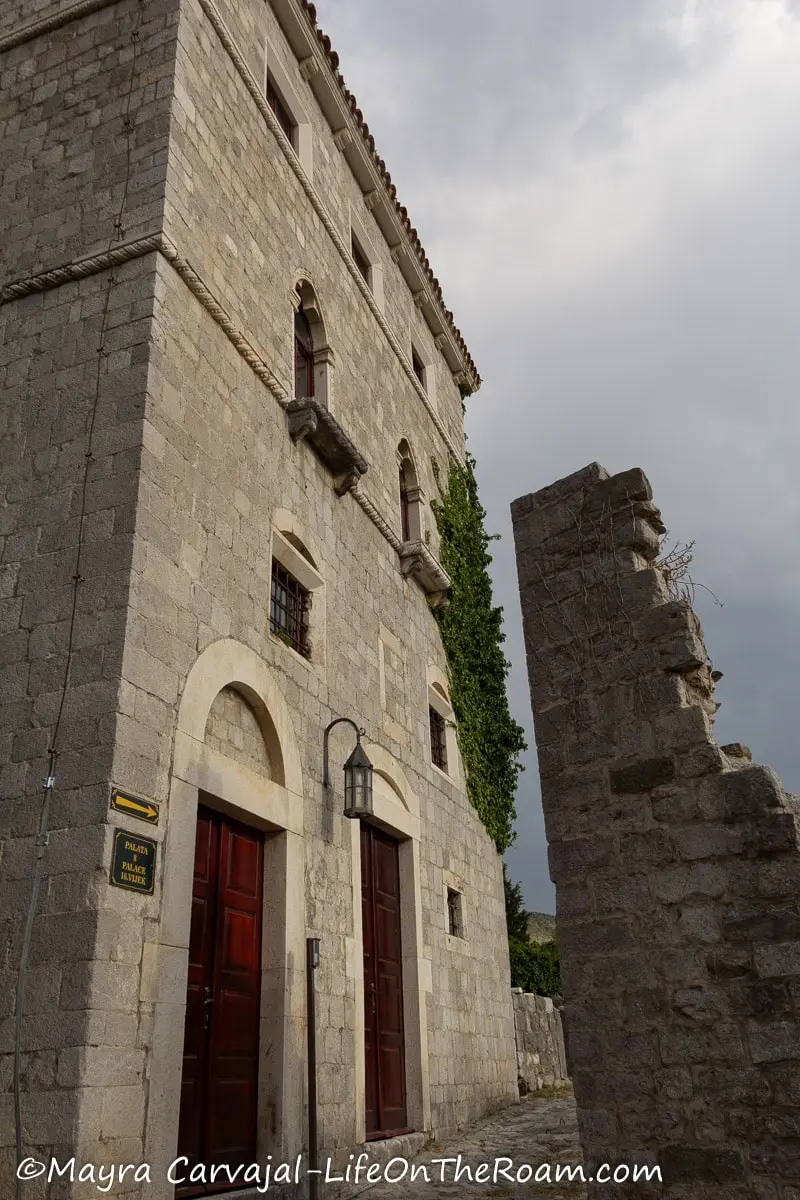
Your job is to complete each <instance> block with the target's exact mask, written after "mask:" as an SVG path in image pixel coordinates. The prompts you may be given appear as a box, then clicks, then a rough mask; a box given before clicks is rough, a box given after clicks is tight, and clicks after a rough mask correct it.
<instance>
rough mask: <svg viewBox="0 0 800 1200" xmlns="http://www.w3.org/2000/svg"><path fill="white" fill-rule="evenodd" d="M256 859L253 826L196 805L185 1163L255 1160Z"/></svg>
mask: <svg viewBox="0 0 800 1200" xmlns="http://www.w3.org/2000/svg"><path fill="white" fill-rule="evenodd" d="M263 862H264V858H263V842H262V839H261V837H260V835H259V834H257V833H256V832H255V831H254V830H251V829H248V828H247V826H245V825H240V824H238V823H237V822H234V821H231V820H229V819H227V818H225V817H223V816H222V815H221V814H219V813H215V812H212V811H211V810H209V809H205V808H202V807H201V808H200V809H199V811H198V820H197V841H196V850H195V874H194V885H193V892H192V924H191V932H190V945H189V978H188V986H187V1006H186V1032H185V1036H184V1057H183V1081H182V1089H181V1114H180V1132H179V1138H178V1153H179V1154H180V1155H186V1156H187V1158H188V1159H189V1165H190V1167H191V1166H192V1165H193V1164H194V1163H196V1162H202V1163H205V1164H207V1166H212V1165H214V1164H216V1163H225V1164H227V1165H229V1166H230V1167H232V1168H233V1167H235V1166H237V1165H238V1164H240V1163H250V1162H254V1161H255V1156H256V1121H257V1104H258V1030H259V1004H260V990H261V904H262V878H263ZM185 1174H187V1175H188V1170H187V1171H186V1172H185ZM198 1190H201V1191H202V1189H197V1188H192V1189H190V1191H191V1192H192V1193H194V1194H196V1193H197V1192H198ZM208 1190H212V1189H210V1188H209V1189H208ZM217 1190H219V1189H217Z"/></svg>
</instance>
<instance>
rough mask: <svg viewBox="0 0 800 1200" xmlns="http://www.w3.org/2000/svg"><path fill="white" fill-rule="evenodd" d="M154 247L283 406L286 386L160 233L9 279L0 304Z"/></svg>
mask: <svg viewBox="0 0 800 1200" xmlns="http://www.w3.org/2000/svg"><path fill="white" fill-rule="evenodd" d="M154 251H155V252H157V253H159V254H161V255H162V256H163V257H164V258H165V259H166V260H167V262H168V263H169V264H170V266H171V267H173V269H174V270H175V272H176V274H177V275H179V276H180V278H181V279H182V280H183V282H184V283H185V284H186V286H187V287H188V288H189V291H190V292H191V293H192V294H193V295H194V296H195V297H196V298H197V299H198V300H199V301H200V303H201V304H202V306H203V308H204V309H205V310H206V312H207V313H208V314H209V316H210V317H211V318H212V319H213V320H214V321H216V323H217V325H219V327H220V329H221V330H222V331H223V333H224V334H225V336H226V337H227V339H228V341H229V342H230V343H231V344H232V345H233V347H234V348H235V349H236V351H237V352H238V353H239V354H240V355H241V357H242V358H243V359H244V361H245V362H246V363H247V365H248V366H249V367H250V369H251V370H252V371H253V372H254V374H255V375H257V376H258V378H259V379H260V380H261V382H262V383H263V384H264V386H265V387H266V388H267V390H268V391H269V392H270V393H271V394H272V395H273V396H274V397H275V399H276V400H277V401H278V403H279V404H280V405H281V406H283V407H285V406H286V405H287V404H288V403H289V401H290V399H291V396H290V395H289V393H288V391H287V390H286V388H285V387H284V386H283V384H282V383H281V382H280V380H279V379H278V377H277V376H276V375H275V373H274V372H273V371H272V370H271V369H270V367H269V366H268V365H267V363H266V362H265V360H264V358H263V357H262V356H261V355H260V354H259V353H258V351H257V350H256V349H255V348H254V346H253V345H252V343H251V342H250V341H249V340H248V338H247V337H246V336H245V334H244V333H242V331H241V329H238V328H237V327H236V325H234V323H233V321H232V320H231V317H230V314H229V313H228V312H227V310H226V309H225V307H224V305H223V304H221V303H220V302H219V300H217V298H216V296H215V295H214V294H213V292H212V291H211V289H210V288H209V287H208V286H207V285H206V284H205V283H204V282H203V280H202V279H201V278H200V276H199V275H198V274H197V272H196V271H195V269H194V267H193V266H192V265H191V263H190V262H189V261H188V259H185V258H182V257H181V255H180V254H179V253H178V248H177V246H175V245H174V243H173V242H172V241H171V240H170V239H169V238H168V237H167V236H166V234H164V233H161V232H157V233H150V234H147V235H146V236H145V237H143V238H136V239H135V240H134V241H131V242H123V244H122V245H120V246H114V248H113V249H111V250H104V251H103V252H102V254H91V255H87V257H85V258H78V259H75V261H74V262H71V263H65V264H64V265H63V266H60V267H54V268H53V270H51V271H42V272H41V273H40V274H38V275H29V276H28V277H27V278H26V279H15V280H12V282H11V283H7V284H6V285H5V286H4V287H2V288H0V305H3V304H8V303H10V301H12V300H20V299H22V297H23V296H30V295H31V294H32V293H33V292H46V291H48V290H49V289H50V288H54V287H58V286H59V285H60V284H62V283H70V282H72V281H74V280H76V279H85V278H86V277H87V276H89V275H97V274H99V273H100V272H101V271H106V270H108V268H109V267H116V266H119V265H120V264H121V263H126V262H130V261H131V260H132V259H134V258H141V257H142V256H143V255H145V254H150V253H152V252H154Z"/></svg>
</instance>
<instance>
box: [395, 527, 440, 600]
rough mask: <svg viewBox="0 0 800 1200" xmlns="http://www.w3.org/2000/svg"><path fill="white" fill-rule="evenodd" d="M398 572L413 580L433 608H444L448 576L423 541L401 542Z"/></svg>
mask: <svg viewBox="0 0 800 1200" xmlns="http://www.w3.org/2000/svg"><path fill="white" fill-rule="evenodd" d="M398 553H399V555H400V571H401V573H402V574H403V575H404V576H406V578H410V579H414V580H416V582H417V583H418V584H419V586H420V587H421V588H422V590H423V592H425V593H426V595H428V596H429V597H430V599H431V604H432V606H433V607H434V608H445V607H446V606H447V604H448V599H447V592H448V589H449V588H450V583H451V580H450V576H449V575H448V574H447V572H446V571H445V569H444V567H443V566H442V565H441V563H440V562H439V561H438V560H437V559H436V558H434V556H433V554H432V553H431V551H430V550H429V548H428V546H426V544H425V542H423V541H415V542H403V544H402V545H401V547H400V549H399V551H398Z"/></svg>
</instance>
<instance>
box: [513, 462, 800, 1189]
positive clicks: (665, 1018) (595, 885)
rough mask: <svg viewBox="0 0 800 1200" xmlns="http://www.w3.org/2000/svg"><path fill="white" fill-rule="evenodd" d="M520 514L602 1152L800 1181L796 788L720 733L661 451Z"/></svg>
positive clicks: (590, 472) (555, 850) (555, 833)
mask: <svg viewBox="0 0 800 1200" xmlns="http://www.w3.org/2000/svg"><path fill="white" fill-rule="evenodd" d="M512 513H513V520H514V534H515V540H516V550H517V565H518V572H519V582H520V592H521V600H522V613H523V621H524V628H525V644H526V651H527V656H528V671H529V676H530V683H531V698H532V704H533V711H534V721H535V729H536V740H537V745H538V751H539V769H540V774H541V780H542V798H543V804H544V815H545V825H546V830H547V837H548V843H549V858H550V870H551V875H552V878H553V880H554V882H555V884H556V894H557V914H556V915H557V928H558V941H559V948H560V952H561V970H562V978H563V986H564V996H565V1001H566V1008H565V1014H564V1021H565V1033H566V1040H567V1061H568V1063H569V1067H570V1074H571V1077H572V1080H573V1085H574V1089H575V1096H576V1100H577V1103H578V1117H579V1124H580V1131H581V1140H582V1143H583V1147H584V1152H585V1155H586V1158H587V1161H588V1162H589V1163H590V1165H592V1164H594V1165H596V1164H597V1163H598V1162H614V1161H619V1162H622V1163H626V1164H629V1165H631V1164H634V1163H640V1164H641V1163H650V1164H653V1163H657V1164H658V1165H659V1166H660V1168H661V1171H662V1178H663V1185H659V1186H658V1187H657V1188H655V1193H657V1194H658V1195H659V1196H661V1195H663V1196H668V1197H671V1198H672V1197H674V1198H676V1200H677V1198H678V1197H680V1198H685V1200H711V1198H712V1197H713V1198H715V1200H723V1198H724V1200H745V1198H747V1200H755V1198H758V1200H797V1197H798V1195H800V1192H799V1191H798V1184H797V1181H798V1179H800V1090H799V1089H798V1079H800V1069H799V1063H800V1007H798V1005H799V1004H800V992H798V986H797V979H798V973H799V972H800V941H798V937H799V936H800V912H799V910H798V899H797V897H798V888H799V887H800V850H799V849H798V815H799V814H800V804H799V803H798V800H797V798H796V797H793V796H790V795H787V794H786V793H785V792H784V790H783V789H782V787H781V785H780V783H779V781H778V779H777V778H776V776H775V775H774V773H773V772H772V771H771V770H769V768H767V767H761V766H756V765H754V764H753V763H752V762H751V761H750V755H749V752H748V751H747V750H746V749H745V748H744V747H743V746H741V745H738V744H736V745H728V746H722V747H720V746H717V745H716V744H715V742H714V740H713V736H712V719H713V715H714V712H715V709H716V703H715V701H714V700H713V690H714V682H715V679H716V678H717V676H716V673H715V672H713V671H712V670H711V664H710V663H709V660H708V655H707V653H706V650H705V647H704V645H703V641H702V635H701V631H700V626H699V623H698V621H697V618H696V616H695V615H694V613H693V611H692V609H691V607H690V605H689V603H688V602H687V600H686V598H685V597H683V598H682V597H680V596H679V595H676V591H677V590H678V589H677V588H676V581H675V580H674V579H671V577H670V575H669V573H668V572H667V571H665V569H664V568H663V567H662V566H660V565H659V562H658V554H659V548H660V543H661V535H662V534H663V532H664V526H663V524H662V522H661V518H660V515H659V512H658V509H657V508H656V507H655V505H654V504H653V502H652V493H651V489H650V485H649V483H648V481H647V479H646V478H645V476H644V475H643V473H642V472H641V471H639V470H632V471H627V472H625V473H623V474H620V475H615V476H613V477H609V475H608V473H607V472H606V471H605V470H604V469H603V468H601V467H599V466H598V465H597V464H594V465H592V466H589V467H587V468H585V469H584V470H583V471H580V472H578V473H577V474H575V475H571V476H569V477H568V478H566V479H563V480H561V481H560V482H558V483H555V484H553V485H552V486H550V487H547V488H544V489H542V490H541V491H539V492H536V493H535V494H534V495H531V496H526V497H523V498H522V499H520V500H517V501H516V502H515V503H514V505H513V506H512ZM641 1193H644V1194H648V1190H647V1189H646V1188H644V1187H643V1186H642V1185H641V1184H637V1185H633V1184H628V1185H620V1186H616V1187H614V1186H606V1187H598V1186H595V1194H597V1195H602V1196H617V1195H619V1196H623V1195H624V1196H627V1195H634V1194H636V1195H639V1194H641Z"/></svg>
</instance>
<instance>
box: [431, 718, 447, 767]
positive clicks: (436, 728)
mask: <svg viewBox="0 0 800 1200" xmlns="http://www.w3.org/2000/svg"><path fill="white" fill-rule="evenodd" d="M428 713H429V716H430V724H431V761H432V762H433V765H434V766H435V767H438V768H439V770H440V771H446V770H447V737H446V731H445V723H444V717H443V716H442V714H441V713H439V712H437V711H436V709H435V708H429V709H428Z"/></svg>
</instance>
